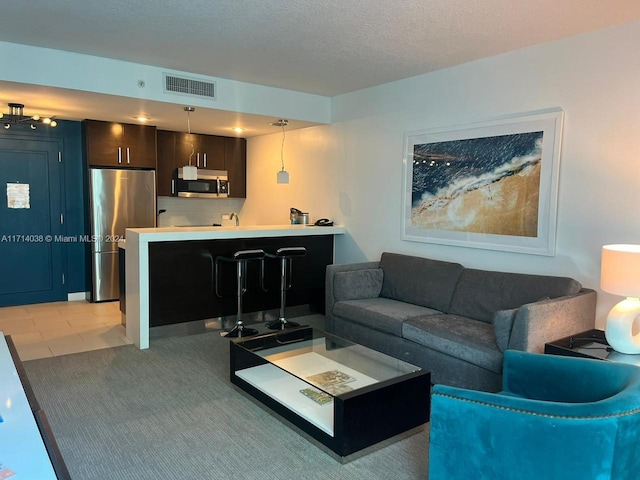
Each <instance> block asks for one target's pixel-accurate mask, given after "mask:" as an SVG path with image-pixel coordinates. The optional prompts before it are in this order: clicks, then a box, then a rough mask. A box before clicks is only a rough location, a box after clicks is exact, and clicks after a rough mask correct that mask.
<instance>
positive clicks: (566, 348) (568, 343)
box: [544, 329, 614, 360]
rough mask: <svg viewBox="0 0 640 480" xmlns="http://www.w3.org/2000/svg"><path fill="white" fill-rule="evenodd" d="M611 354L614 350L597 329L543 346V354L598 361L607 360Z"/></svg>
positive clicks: (601, 331)
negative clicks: (595, 359)
mask: <svg viewBox="0 0 640 480" xmlns="http://www.w3.org/2000/svg"><path fill="white" fill-rule="evenodd" d="M612 352H614V350H613V348H611V347H610V346H609V343H607V339H606V338H605V336H604V331H603V330H597V329H593V330H587V331H586V332H581V333H577V334H575V335H571V336H569V337H565V338H561V339H559V340H554V341H552V342H550V343H546V344H545V346H544V353H550V354H553V355H565V356H569V357H583V358H597V359H600V360H607V359H608V357H609V355H610V354H611V353H612Z"/></svg>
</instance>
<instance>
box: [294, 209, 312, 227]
mask: <svg viewBox="0 0 640 480" xmlns="http://www.w3.org/2000/svg"><path fill="white" fill-rule="evenodd" d="M289 218H290V219H291V225H308V224H309V213H308V212H307V213H305V212H303V211H301V210H298V209H297V208H291V213H290V215H289Z"/></svg>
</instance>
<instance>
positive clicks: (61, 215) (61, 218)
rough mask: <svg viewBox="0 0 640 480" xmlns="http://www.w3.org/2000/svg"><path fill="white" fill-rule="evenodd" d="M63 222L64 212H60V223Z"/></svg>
mask: <svg viewBox="0 0 640 480" xmlns="http://www.w3.org/2000/svg"><path fill="white" fill-rule="evenodd" d="M63 223H64V214H63V213H61V214H60V224H61V225H62V224H63Z"/></svg>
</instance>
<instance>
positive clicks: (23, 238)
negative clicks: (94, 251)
mask: <svg viewBox="0 0 640 480" xmlns="http://www.w3.org/2000/svg"><path fill="white" fill-rule="evenodd" d="M58 152H59V146H58V142H57V141H44V140H19V139H9V138H0V306H7V305H24V304H30V303H39V302H52V301H58V300H66V288H65V285H64V283H63V282H64V277H63V273H64V270H63V268H64V248H63V247H64V242H65V240H68V239H65V237H64V236H63V232H64V229H63V220H64V219H63V218H62V216H61V215H62V212H63V207H64V205H63V202H64V200H63V198H64V197H63V192H62V186H61V185H62V183H61V182H62V179H63V175H62V164H61V163H60V162H59V160H58V158H59V157H58Z"/></svg>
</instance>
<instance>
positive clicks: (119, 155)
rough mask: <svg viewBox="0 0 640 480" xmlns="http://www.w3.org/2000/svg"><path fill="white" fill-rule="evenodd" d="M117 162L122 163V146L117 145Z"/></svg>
mask: <svg viewBox="0 0 640 480" xmlns="http://www.w3.org/2000/svg"><path fill="white" fill-rule="evenodd" d="M118 163H122V147H118Z"/></svg>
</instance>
